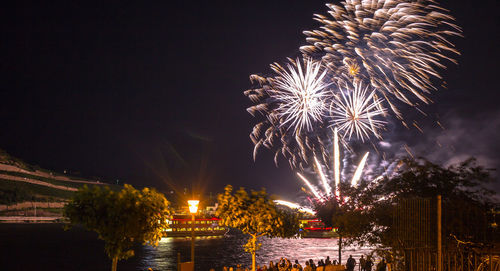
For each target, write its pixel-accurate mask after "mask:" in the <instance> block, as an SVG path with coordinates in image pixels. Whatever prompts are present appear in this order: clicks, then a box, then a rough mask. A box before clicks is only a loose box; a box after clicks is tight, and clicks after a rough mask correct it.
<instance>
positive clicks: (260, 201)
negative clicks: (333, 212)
mask: <svg viewBox="0 0 500 271" xmlns="http://www.w3.org/2000/svg"><path fill="white" fill-rule="evenodd" d="M232 191H233V187H232V186H231V185H228V186H226V187H225V188H224V193H222V194H219V195H218V196H217V200H218V204H219V206H218V207H217V211H216V215H217V216H218V217H219V218H220V219H221V221H222V223H223V224H224V225H225V226H229V227H232V228H236V229H239V230H241V231H242V232H243V233H244V234H248V235H250V238H249V239H248V242H247V243H246V244H245V245H244V248H245V251H246V252H249V253H250V254H252V271H255V254H256V252H257V251H258V250H259V248H260V246H261V243H259V242H258V239H259V237H262V236H267V237H271V238H272V237H282V238H289V237H292V236H295V235H296V234H297V232H298V230H299V219H298V215H297V214H294V213H291V212H287V211H284V210H279V209H278V208H277V206H276V205H275V204H274V202H273V201H272V200H271V199H270V198H269V197H268V195H267V193H266V191H265V190H261V191H253V190H252V191H251V192H250V193H247V192H246V191H245V189H244V188H240V189H239V190H238V191H236V192H235V193H234V194H233V193H232Z"/></svg>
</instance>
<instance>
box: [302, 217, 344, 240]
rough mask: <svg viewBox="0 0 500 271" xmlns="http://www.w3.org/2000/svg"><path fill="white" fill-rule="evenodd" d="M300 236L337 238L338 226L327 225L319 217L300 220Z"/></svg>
mask: <svg viewBox="0 0 500 271" xmlns="http://www.w3.org/2000/svg"><path fill="white" fill-rule="evenodd" d="M300 237H302V238H337V237H338V234H337V228H332V227H325V224H324V223H323V222H321V221H320V220H318V219H303V220H300Z"/></svg>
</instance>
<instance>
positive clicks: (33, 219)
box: [0, 216, 66, 224]
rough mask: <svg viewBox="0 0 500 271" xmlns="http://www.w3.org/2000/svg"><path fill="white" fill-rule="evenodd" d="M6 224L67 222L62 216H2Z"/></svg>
mask: <svg viewBox="0 0 500 271" xmlns="http://www.w3.org/2000/svg"><path fill="white" fill-rule="evenodd" d="M0 223H5V224H42V223H66V222H65V219H64V218H63V217H62V216H0Z"/></svg>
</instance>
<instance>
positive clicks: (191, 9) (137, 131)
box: [0, 0, 500, 200]
mask: <svg viewBox="0 0 500 271" xmlns="http://www.w3.org/2000/svg"><path fill="white" fill-rule="evenodd" d="M158 2H160V1H158ZM325 3H326V2H324V1H310V0H308V1H305V0H304V1H284V0H279V1H275V0H267V1H174V2H170V3H168V4H167V2H166V1H161V4H158V3H154V4H152V3H148V1H137V2H129V1H121V2H116V3H113V4H112V3H111V2H110V1H101V2H100V3H98V4H95V3H90V2H89V1H84V2H80V3H77V2H73V1H61V2H57V3H56V2H53V1H49V2H43V3H38V2H27V1H9V3H8V4H7V5H8V6H5V4H4V6H3V7H2V9H1V11H0V12H1V14H0V15H1V16H0V20H1V25H0V28H1V40H2V42H0V79H1V80H0V103H1V104H0V121H1V126H0V148H2V149H4V150H6V151H7V152H8V153H10V154H11V155H13V156H16V157H19V158H21V159H23V160H25V161H27V162H29V163H32V164H38V165H40V166H41V167H43V168H48V169H53V170H57V171H61V172H62V171H63V170H65V169H67V170H71V171H72V172H79V173H80V174H81V175H82V176H86V177H100V178H102V179H104V180H108V181H116V180H117V179H118V180H120V183H123V182H127V183H131V184H133V185H136V186H154V187H156V188H158V189H160V190H162V191H170V190H182V189H184V188H188V189H190V188H191V187H192V186H193V187H195V188H196V189H202V191H204V192H210V191H211V192H214V193H217V192H220V191H221V189H222V187H223V186H224V185H226V184H229V183H230V184H233V185H234V186H244V187H247V188H252V189H259V188H261V187H266V188H267V189H268V191H270V192H271V193H276V194H280V195H283V196H284V197H285V198H287V199H291V200H293V198H294V197H295V196H296V195H297V193H298V192H299V188H300V183H299V180H298V178H297V177H296V176H295V175H294V172H293V171H291V170H290V168H289V167H288V164H287V162H286V161H284V160H281V162H280V165H279V167H276V166H275V165H274V162H273V159H272V153H271V152H266V151H262V152H260V154H259V155H258V157H257V161H256V162H254V161H253V158H252V151H253V145H252V143H251V141H250V139H249V136H248V135H249V133H250V131H251V129H252V127H253V125H254V124H255V123H256V119H254V118H252V117H251V115H250V114H248V113H247V112H246V108H247V107H248V106H250V105H251V102H250V101H249V100H248V99H247V98H246V97H245V96H244V95H243V91H244V90H246V89H248V88H250V87H251V84H250V81H249V79H248V76H249V75H250V74H252V73H269V72H270V69H269V64H270V63H272V62H275V61H278V62H283V61H285V60H286V57H297V56H298V55H299V50H298V48H299V46H301V45H305V37H304V35H303V34H302V31H303V30H312V29H316V28H318V27H319V24H318V23H316V22H315V21H313V20H312V15H313V13H322V14H325V13H326V11H327V8H326V7H325V5H324V4H325ZM335 3H338V1H335ZM441 5H442V6H443V7H445V8H447V9H449V10H450V13H451V14H452V15H453V16H455V17H456V19H457V24H458V25H460V26H461V27H463V31H464V36H465V38H463V39H453V40H454V41H455V42H456V43H457V48H458V49H459V50H460V51H461V53H462V55H461V56H459V57H458V60H459V65H458V66H455V65H453V64H451V63H447V65H448V67H449V68H448V69H447V70H446V71H444V72H443V75H444V78H445V79H446V81H447V82H448V88H447V89H439V91H438V92H435V93H433V95H432V96H431V97H432V98H433V100H434V101H435V103H434V104H433V105H430V106H428V107H424V108H423V110H424V111H425V112H426V113H428V115H429V116H428V117H426V118H423V119H422V120H421V121H420V123H421V126H423V127H424V128H425V129H424V133H423V134H422V133H420V132H419V131H418V130H416V129H411V130H409V131H405V129H404V128H402V127H400V126H401V125H399V126H398V125H395V126H394V128H393V129H390V130H389V131H387V133H386V134H385V135H384V138H385V140H386V141H387V142H389V143H390V144H391V146H393V147H394V149H400V147H401V146H402V145H403V144H408V146H409V147H410V148H411V149H412V151H413V153H414V155H415V156H425V157H427V158H429V159H431V160H432V161H435V162H438V163H442V164H444V165H448V164H450V163H452V162H456V161H459V160H463V159H464V158H467V157H468V156H471V155H472V156H475V157H477V158H478V160H479V162H480V163H481V164H483V165H484V166H486V167H488V168H500V155H499V153H500V145H499V144H498V138H499V131H500V107H499V106H498V98H499V94H498V92H499V88H498V81H499V76H498V63H499V60H500V58H499V53H498V48H499V47H500V46H499V45H500V44H499V40H500V37H499V35H498V33H499V27H500V25H499V21H500V19H499V18H500V17H499V16H498V10H499V9H498V8H499V4H498V3H497V1H496V0H485V1H471V0H468V1H451V0H450V1H441ZM408 110H409V113H408V114H412V113H411V109H408ZM436 119H439V121H440V122H441V123H442V124H443V126H444V127H446V129H445V130H442V129H441V128H439V127H438V126H437V125H435V120H436ZM436 140H439V143H440V144H441V145H442V147H438V146H437V144H436ZM396 152H397V151H396ZM497 175H498V174H497ZM497 190H500V188H499V187H498V182H497Z"/></svg>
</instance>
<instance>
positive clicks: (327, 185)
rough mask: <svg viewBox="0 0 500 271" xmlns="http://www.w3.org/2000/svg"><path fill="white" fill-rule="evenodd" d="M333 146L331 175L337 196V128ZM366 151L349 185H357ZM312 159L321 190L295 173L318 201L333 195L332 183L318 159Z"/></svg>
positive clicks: (365, 158)
mask: <svg viewBox="0 0 500 271" xmlns="http://www.w3.org/2000/svg"><path fill="white" fill-rule="evenodd" d="M333 146H334V159H333V161H334V164H333V175H334V181H335V183H334V185H335V195H336V196H337V197H339V196H340V191H339V184H340V155H339V147H338V146H339V144H338V136H337V129H335V130H334V142H333ZM368 154H369V153H368V152H367V153H365V155H364V156H363V158H362V159H361V161H360V162H359V164H358V166H357V168H356V171H355V173H354V175H353V177H352V179H351V186H357V185H358V181H359V180H360V179H361V174H362V173H363V169H364V167H365V164H366V160H367V158H368ZM314 161H315V163H316V170H317V173H318V175H319V177H320V180H321V183H322V186H323V192H320V191H318V189H316V187H315V186H314V185H312V184H311V182H309V180H307V178H305V177H304V176H303V175H302V174H300V173H298V172H297V175H298V176H299V177H300V179H301V180H302V181H303V182H304V183H305V184H306V185H307V187H308V188H309V190H310V191H311V192H312V194H313V195H314V197H315V199H316V200H318V201H324V200H325V199H327V198H329V197H331V196H333V194H332V189H331V187H332V184H331V182H329V180H328V179H327V178H326V176H325V174H324V172H323V167H322V166H321V164H320V163H319V161H318V159H317V158H316V157H314Z"/></svg>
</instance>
